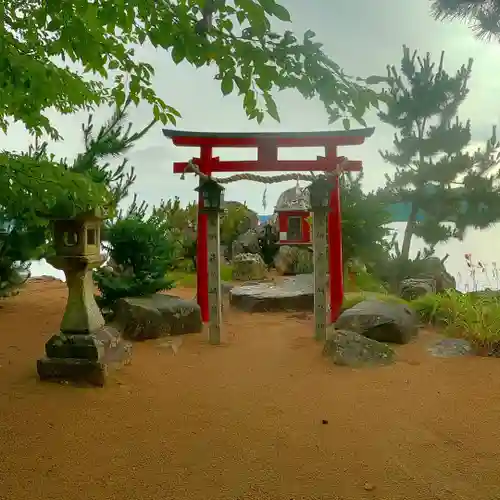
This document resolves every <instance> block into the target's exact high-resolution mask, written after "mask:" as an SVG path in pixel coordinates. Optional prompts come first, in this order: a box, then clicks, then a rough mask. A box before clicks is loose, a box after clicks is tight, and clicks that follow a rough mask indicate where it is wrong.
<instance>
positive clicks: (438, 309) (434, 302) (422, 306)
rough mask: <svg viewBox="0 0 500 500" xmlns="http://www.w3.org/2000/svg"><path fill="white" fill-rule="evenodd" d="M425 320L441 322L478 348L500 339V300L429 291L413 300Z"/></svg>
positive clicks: (435, 323) (414, 306) (445, 331)
mask: <svg viewBox="0 0 500 500" xmlns="http://www.w3.org/2000/svg"><path fill="white" fill-rule="evenodd" d="M411 305H412V307H413V308H414V309H415V311H417V313H418V314H419V316H420V318H421V319H422V320H423V321H425V322H426V323H430V324H433V325H437V326H441V327H442V328H443V331H444V333H445V334H447V335H450V336H453V337H462V338H465V339H466V340H468V341H469V342H470V343H471V344H472V345H473V346H475V347H476V348H479V349H483V348H486V349H491V348H493V347H497V346H498V344H499V343H500V300H499V299H498V298H497V297H496V296H491V295H479V294H468V293H465V294H462V293H460V292H457V291H448V292H445V293H442V294H428V295H424V296H422V297H419V298H418V299H415V300H413V301H412V302H411Z"/></svg>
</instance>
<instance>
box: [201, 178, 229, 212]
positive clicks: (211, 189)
mask: <svg viewBox="0 0 500 500" xmlns="http://www.w3.org/2000/svg"><path fill="white" fill-rule="evenodd" d="M195 191H197V192H198V193H200V195H201V196H200V197H201V199H202V200H203V207H202V212H205V213H207V212H221V211H222V210H223V209H222V207H223V205H224V188H223V187H222V186H221V185H220V184H219V183H218V182H216V181H214V180H213V179H206V180H204V181H202V182H201V183H200V185H199V187H197V188H196V189H195Z"/></svg>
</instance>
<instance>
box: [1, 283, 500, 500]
mask: <svg viewBox="0 0 500 500" xmlns="http://www.w3.org/2000/svg"><path fill="white" fill-rule="evenodd" d="M181 293H183V294H185V296H191V295H192V293H193V292H192V291H191V290H188V291H181ZM64 301H65V289H64V285H61V284H58V283H52V284H47V283H43V284H42V283H34V284H31V285H30V286H29V287H28V288H27V289H26V290H25V291H23V292H22V294H21V295H20V296H18V297H16V298H13V299H9V300H8V301H4V302H2V303H1V309H0V499H2V500H34V499H36V498H44V499H47V500H68V499H78V500H80V499H82V500H87V499H88V500H101V499H102V500H104V499H106V500H115V499H116V500H163V499H168V500H170V499H171V500H174V499H175V500H183V499H194V500H197V499H200V500H212V499H213V500H226V499H227V500H229V499H230V500H237V499H245V500H246V499H259V500H260V499H262V500H264V499H273V500H274V499H276V500H278V499H279V500H281V499H282V500H291V499H294V500H299V499H301V500H305V499H311V500H312V499H315V500H316V499H317V500H329V499H332V500H333V499H345V500H361V499H380V500H403V499H404V500H410V499H411V500H420V499H422V500H432V499H440V500H447V499H467V500H476V499H477V500H479V499H481V500H490V499H491V500H493V499H495V500H498V499H499V498H500V475H499V472H500V447H499V444H500V425H499V422H500V398H499V396H498V395H499V394H500V360H495V359H482V358H470V359H466V358H460V359H435V358H431V357H430V356H429V355H428V354H427V353H426V345H427V344H428V343H429V342H430V340H432V339H431V334H423V335H422V336H421V337H420V339H419V341H418V342H416V343H414V344H412V345H409V346H405V347H402V348H400V349H399V355H400V360H399V361H398V362H397V363H396V364H395V365H393V366H391V367H387V368H377V369H365V370H351V369H346V368H339V367H333V366H330V365H329V363H328V362H327V360H325V359H323V358H322V357H321V349H320V347H319V346H318V345H316V344H315V343H314V341H313V340H312V338H311V337H312V322H311V320H310V319H308V318H304V317H301V316H300V315H295V316H293V315H285V314H283V315H278V314H273V315H247V314H243V313H236V312H231V313H229V314H228V315H227V316H226V319H225V321H226V328H225V334H226V338H225V344H224V345H223V346H220V347H213V346H208V345H206V344H205V342H204V337H203V336H202V335H194V336H190V337H188V338H184V340H183V343H182V345H181V346H180V348H179V351H178V353H177V354H176V355H175V354H174V353H173V351H172V349H171V348H169V347H165V346H162V345H161V343H154V342H153V343H143V344H139V345H136V346H135V347H134V358H133V362H132V364H131V365H130V366H127V367H125V368H122V369H121V370H120V371H118V372H115V374H113V376H112V377H111V378H110V382H109V384H108V386H107V387H106V388H104V389H82V388H75V387H72V386H68V385H61V384H54V383H40V382H38V381H37V378H36V372H35V361H36V359H37V358H38V357H40V356H41V355H42V352H43V344H44V341H45V340H46V339H47V338H48V336H49V335H50V334H51V333H52V332H54V331H56V330H57V327H58V323H59V321H60V318H61V313H62V310H63V306H64Z"/></svg>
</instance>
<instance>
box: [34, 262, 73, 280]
mask: <svg viewBox="0 0 500 500" xmlns="http://www.w3.org/2000/svg"><path fill="white" fill-rule="evenodd" d="M30 271H31V276H32V277H33V278H35V277H37V276H53V277H54V278H59V279H60V280H62V281H66V278H65V277H64V273H63V272H62V271H60V270H59V269H56V268H55V267H53V266H51V265H50V264H49V263H48V262H47V261H46V260H45V259H42V260H33V261H31V268H30Z"/></svg>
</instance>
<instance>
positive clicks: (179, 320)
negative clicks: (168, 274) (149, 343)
mask: <svg viewBox="0 0 500 500" xmlns="http://www.w3.org/2000/svg"><path fill="white" fill-rule="evenodd" d="M114 321H115V322H116V324H117V326H118V327H119V328H120V330H121V331H122V332H123V334H124V336H125V337H126V338H128V339H131V340H149V339H157V338H160V337H167V336H170V335H182V334H185V333H199V332H201V331H202V328H203V323H202V320H201V311H200V306H199V305H198V304H197V303H196V302H194V301H192V300H185V299H181V298H180V297H176V296H174V295H166V294H161V293H157V294H154V295H151V296H149V297H127V298H123V299H119V300H118V301H117V303H116V306H115V317H114Z"/></svg>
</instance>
